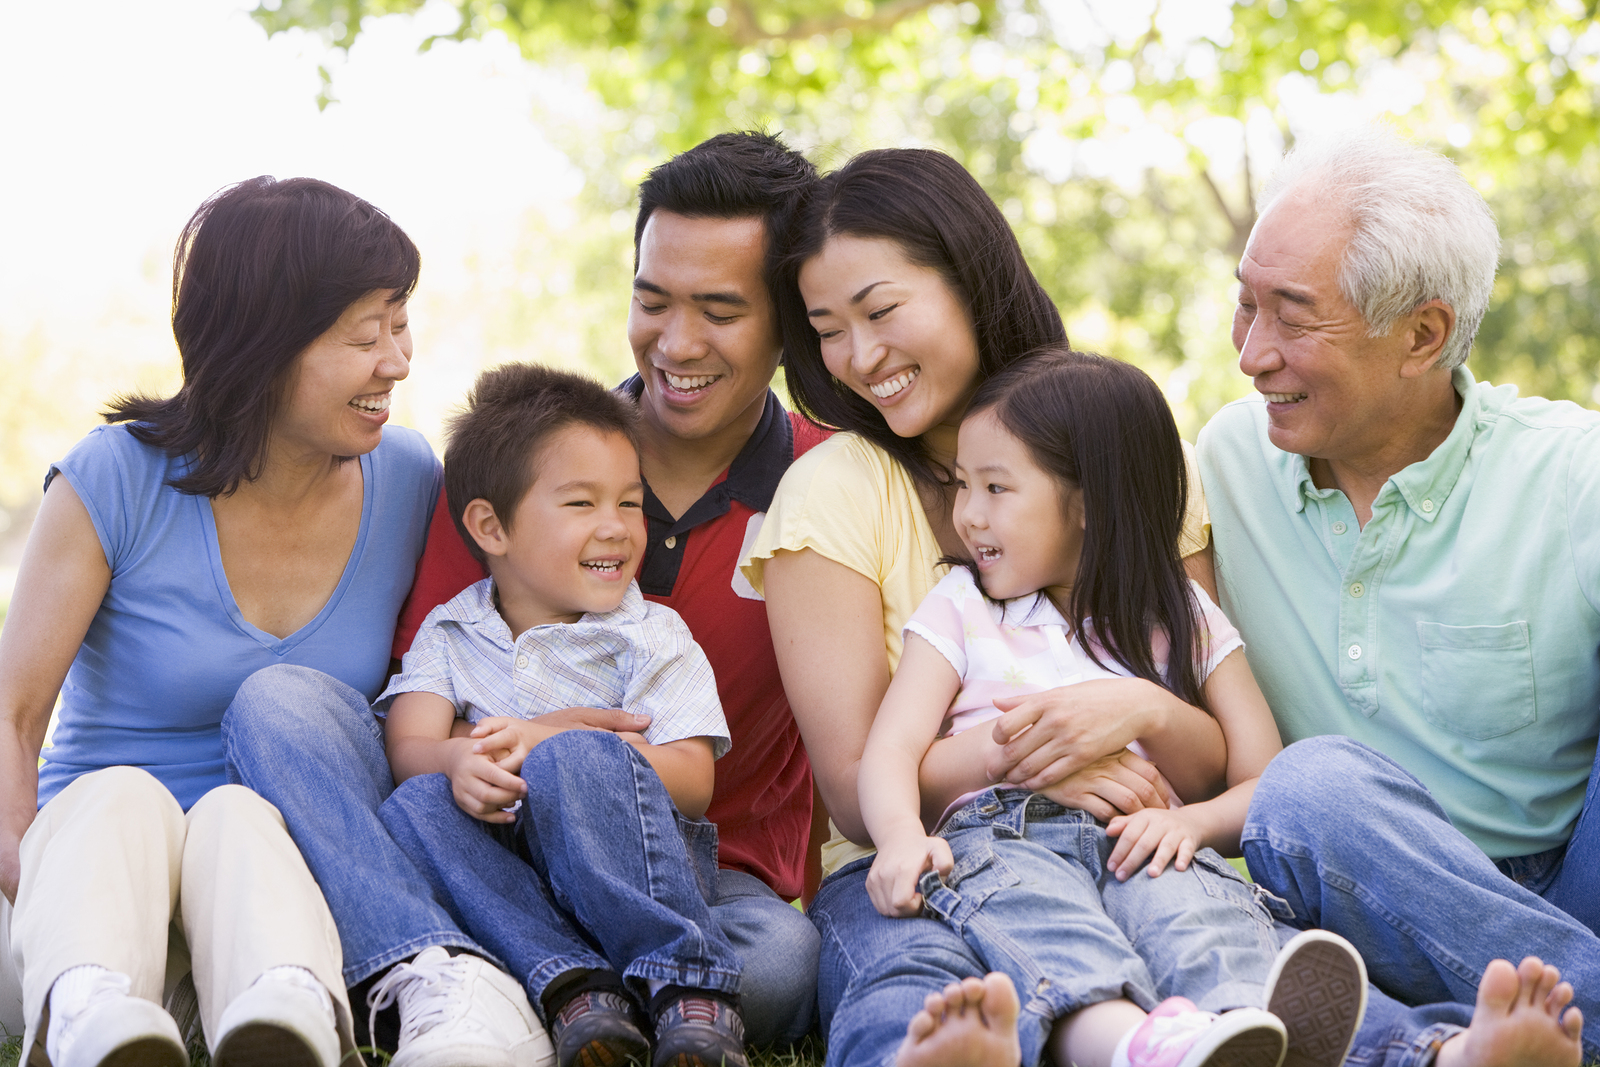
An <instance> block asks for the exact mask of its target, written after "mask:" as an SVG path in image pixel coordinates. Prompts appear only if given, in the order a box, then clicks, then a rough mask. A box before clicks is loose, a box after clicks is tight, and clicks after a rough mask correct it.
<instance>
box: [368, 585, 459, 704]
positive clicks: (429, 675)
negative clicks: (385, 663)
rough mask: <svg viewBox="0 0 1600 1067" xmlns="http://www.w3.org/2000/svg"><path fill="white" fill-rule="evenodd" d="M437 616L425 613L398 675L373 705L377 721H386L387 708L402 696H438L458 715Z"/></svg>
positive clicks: (441, 631) (447, 659)
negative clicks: (433, 694)
mask: <svg viewBox="0 0 1600 1067" xmlns="http://www.w3.org/2000/svg"><path fill="white" fill-rule="evenodd" d="M436 614H437V611H430V612H429V613H428V617H427V618H426V619H424V620H423V622H422V628H421V629H419V630H418V631H417V639H416V640H415V641H414V642H412V643H411V648H410V649H409V650H408V651H407V652H406V654H405V658H404V659H403V660H402V661H401V663H400V673H399V674H397V675H395V676H394V677H393V678H391V679H389V685H388V687H387V688H385V689H384V691H383V692H381V693H379V694H378V699H377V700H375V701H373V703H372V713H373V714H374V715H377V716H378V717H379V718H387V717H388V715H389V705H390V704H392V703H393V702H394V698H395V697H397V696H399V695H400V694H401V693H437V694H438V695H439V696H442V697H444V698H445V699H446V700H448V701H449V702H450V703H451V704H454V705H455V707H456V710H457V712H459V711H460V710H461V704H460V702H459V701H457V700H456V687H455V681H454V679H453V677H452V676H451V673H450V647H449V643H448V641H447V639H446V635H445V632H444V625H445V624H443V623H441V622H439V621H438V620H437V619H436V618H435V617H434V616H435V615H436Z"/></svg>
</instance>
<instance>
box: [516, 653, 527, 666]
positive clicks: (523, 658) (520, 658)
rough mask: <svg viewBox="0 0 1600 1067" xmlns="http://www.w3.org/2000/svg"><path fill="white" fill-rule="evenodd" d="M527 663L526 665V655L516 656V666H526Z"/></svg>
mask: <svg viewBox="0 0 1600 1067" xmlns="http://www.w3.org/2000/svg"><path fill="white" fill-rule="evenodd" d="M527 665H528V657H527V656H518V657H517V666H519V667H526V666H527Z"/></svg>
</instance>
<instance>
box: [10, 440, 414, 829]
mask: <svg viewBox="0 0 1600 1067" xmlns="http://www.w3.org/2000/svg"><path fill="white" fill-rule="evenodd" d="M360 463H361V480H362V493H361V499H362V503H361V528H360V530H359V532H358V533H357V534H356V541H355V546H354V547H353V548H352V549H351V552H350V558H349V560H348V561H347V562H346V564H345V568H344V573H343V575H342V576H341V577H340V579H339V584H338V586H337V587H336V588H335V589H334V591H333V594H332V595H331V596H329V597H328V601H327V603H325V604H324V605H323V606H322V610H321V611H319V612H318V613H317V615H316V617H315V618H313V619H312V620H311V621H310V622H308V623H306V625H304V626H303V627H301V628H300V629H299V630H296V631H295V632H294V633H292V634H290V635H289V636H288V637H284V638H279V637H275V636H273V635H272V634H269V633H267V632H265V631H264V630H260V629H258V628H256V627H255V626H252V625H251V624H250V623H249V622H247V621H246V620H245V618H244V616H243V615H242V614H241V613H240V611H239V606H238V604H237V603H235V602H234V599H233V593H232V591H231V590H230V589H229V587H228V579H227V575H226V574H225V573H224V572H223V569H222V556H221V553H220V551H219V549H218V545H217V527H216V523H215V521H214V519H213V516H212V511H211V500H210V498H208V497H204V496H191V495H188V494H185V493H180V492H178V491H177V490H175V489H173V488H172V487H171V486H170V485H168V484H167V482H168V481H169V480H170V479H172V478H174V477H176V476H178V475H179V474H181V473H182V471H183V470H184V469H185V468H186V461H185V460H184V459H183V458H182V457H178V458H172V457H169V456H168V455H167V454H166V453H165V452H163V451H162V450H161V449H159V448H154V447H151V446H150V445H146V444H144V443H142V442H140V441H139V440H138V439H137V438H135V437H134V436H133V435H132V434H130V433H129V432H128V429H127V427H126V426H99V427H96V428H95V429H94V430H93V431H91V432H90V433H89V435H88V436H87V437H85V438H84V439H83V440H82V441H80V442H79V443H78V444H77V445H76V446H75V447H74V448H73V449H72V451H71V452H69V453H68V454H67V456H66V458H65V459H63V460H61V462H59V463H57V464H55V465H54V466H53V467H51V469H50V475H49V477H47V478H46V481H45V484H46V485H47V486H48V485H49V478H53V477H54V476H55V475H56V474H58V473H59V474H60V475H62V476H63V477H65V478H66V479H67V483H68V484H69V485H71V486H72V488H73V491H74V492H76V493H77V495H78V498H79V499H80V500H81V501H83V504H84V507H85V508H87V509H88V511H89V518H90V519H91V520H92V521H93V523H94V528H95V533H96V534H97V535H98V536H99V538H100V545H101V548H102V549H104V551H105V555H106V562H107V563H108V564H109V565H110V567H111V586H110V588H109V589H108V590H107V591H106V596H105V599H104V600H103V601H102V602H101V604H100V609H99V610H98V611H97V612H96V613H95V616H94V620H93V621H92V622H91V623H90V624H89V631H88V633H87V634H86V635H85V636H84V640H83V645H82V647H81V648H80V649H79V650H78V655H77V657H76V658H75V659H74V660H73V662H72V667H71V669H70V670H69V671H68V672H67V679H66V683H65V684H64V685H63V686H62V689H61V706H60V714H59V719H58V722H57V725H56V730H55V736H54V743H53V745H52V746H51V747H50V748H47V749H45V750H44V758H45V765H44V767H43V768H41V769H40V771H39V804H40V806H41V807H42V806H43V805H44V804H45V803H47V802H48V801H49V800H50V799H51V798H52V797H54V796H55V795H56V794H57V793H59V792H60V791H61V790H62V789H63V788H65V787H66V786H67V784H68V783H70V782H71V781H72V780H73V779H75V778H77V777H78V776H79V775H80V774H86V773H88V772H90V771H95V770H99V769H100V768H102V767H115V766H134V767H142V768H144V769H145V770H147V771H149V772H150V773H151V774H153V775H155V776H156V777H157V778H158V779H160V780H161V782H162V783H163V784H164V785H165V786H166V787H167V788H168V789H169V790H171V791H172V794H173V796H175V797H176V798H177V800H178V803H180V804H181V805H183V807H184V808H185V809H187V808H189V807H190V806H191V805H192V804H194V803H195V801H197V800H199V799H200V798H201V797H202V796H204V795H205V794H206V792H207V791H209V790H211V789H214V788H215V787H217V786H219V785H222V784H224V783H225V782H226V781H227V776H226V773H225V771H224V769H223V760H222V735H221V729H220V725H221V722H222V714H223V712H224V711H226V710H227V708H228V705H229V703H231V702H232V700H233V695H234V693H235V692H236V691H237V690H238V688H239V686H240V684H241V683H242V682H243V681H244V680H245V679H246V678H248V677H249V676H250V675H251V674H253V673H255V672H256V671H258V670H260V669H261V668H263V667H269V666H272V665H273V664H276V663H292V664H296V665H299V666H303V667H311V668H314V669H316V670H319V671H323V672H324V673H326V674H329V675H332V676H333V677H335V678H337V679H339V680H340V681H342V682H345V683H346V684H348V685H350V686H351V687H353V688H355V689H357V690H359V691H361V692H362V693H364V694H366V696H367V698H368V699H369V700H370V699H372V698H373V697H376V696H377V695H378V692H379V691H380V690H381V689H382V688H383V685H384V680H385V676H386V675H387V673H388V666H389V646H390V642H391V641H392V640H393V636H394V625H395V618H396V616H397V615H398V614H399V611H400V605H401V604H402V603H403V602H404V601H405V597H406V592H407V590H409V589H410V588H411V579H412V576H413V574H414V573H415V571H416V565H417V559H418V557H419V556H421V554H422V547H423V542H424V539H425V537H426V535H427V530H428V522H429V519H430V518H431V516H432V512H433V505H434V501H435V500H437V499H438V496H439V485H440V477H441V475H440V468H439V462H438V460H437V459H435V458H434V455H433V450H432V449H431V448H429V447H428V443H427V441H426V440H424V439H423V437H422V435H421V434H419V433H417V432H416V431H414V430H408V429H405V428H403V427H389V428H388V429H386V430H385V431H384V434H383V440H382V443H380V444H379V445H378V447H377V448H376V449H374V450H373V451H372V452H370V453H368V454H367V455H365V456H362V457H361V458H360Z"/></svg>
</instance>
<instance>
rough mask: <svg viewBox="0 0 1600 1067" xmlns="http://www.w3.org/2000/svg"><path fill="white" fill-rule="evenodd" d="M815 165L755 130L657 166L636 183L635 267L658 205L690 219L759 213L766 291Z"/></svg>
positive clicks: (706, 142)
mask: <svg viewBox="0 0 1600 1067" xmlns="http://www.w3.org/2000/svg"><path fill="white" fill-rule="evenodd" d="M816 180H817V168H816V167H814V166H813V165H812V164H811V161H810V160H808V159H806V157H805V156H803V155H801V154H800V153H799V152H796V151H795V150H794V149H792V148H790V147H789V146H788V145H786V144H784V143H783V140H782V139H781V138H780V137H778V136H777V135H775V134H770V133H764V132H761V131H759V130H746V131H743V132H739V133H719V134H717V135H716V136H715V137H712V138H709V139H707V140H704V141H701V142H700V143H699V144H697V145H695V146H694V147H693V148H691V149H689V150H688V151H687V152H680V153H679V154H678V155H675V156H673V157H672V158H671V159H669V160H667V161H666V162H665V163H662V164H660V165H659V166H657V167H656V168H655V169H654V170H652V171H651V172H650V174H649V175H648V176H647V177H646V178H645V180H644V181H643V182H642V183H641V184H640V185H639V216H638V218H637V219H636V220H635V222H634V226H633V269H634V270H635V271H637V270H638V269H639V240H640V238H641V237H643V236H644V227H645V223H647V222H649V221H650V216H651V214H653V213H654V212H655V211H656V210H657V209H658V208H659V209H660V210H663V211H671V212H672V213H674V214H676V215H683V216H685V217H687V218H691V219H746V218H753V217H759V218H760V219H761V220H762V222H764V223H765V225H766V238H767V254H766V268H767V269H766V270H764V271H763V279H764V280H765V281H766V283H767V288H768V290H769V291H770V290H771V288H772V268H773V267H774V266H775V265H776V258H777V252H778V247H777V245H778V241H779V239H780V238H781V237H782V236H783V234H784V231H785V230H787V229H788V227H789V217H790V216H791V215H793V214H794V209H795V205H796V204H798V203H799V201H800V197H801V195H802V194H803V193H804V192H805V191H806V190H807V189H808V188H810V186H811V183H812V182H814V181H816Z"/></svg>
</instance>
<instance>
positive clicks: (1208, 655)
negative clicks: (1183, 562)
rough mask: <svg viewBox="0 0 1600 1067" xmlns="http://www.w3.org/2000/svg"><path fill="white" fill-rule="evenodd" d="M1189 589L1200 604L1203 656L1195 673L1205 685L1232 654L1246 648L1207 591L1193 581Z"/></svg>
mask: <svg viewBox="0 0 1600 1067" xmlns="http://www.w3.org/2000/svg"><path fill="white" fill-rule="evenodd" d="M1189 587H1190V588H1191V589H1193V590H1194V596H1195V599H1196V600H1197V601H1199V602H1200V634H1199V638H1200V648H1201V653H1202V654H1201V655H1200V656H1199V657H1198V658H1197V660H1196V663H1195V673H1196V674H1198V675H1199V676H1200V682H1201V684H1202V685H1203V684H1204V683H1205V680H1206V679H1207V678H1209V677H1211V672H1212V671H1214V670H1216V669H1217V667H1218V666H1220V665H1221V663H1222V661H1223V660H1225V659H1227V658H1228V656H1229V654H1230V653H1232V652H1233V651H1235V650H1236V649H1240V648H1243V647H1244V638H1243V637H1242V636H1240V634H1239V629H1238V627H1236V626H1234V625H1233V623H1231V622H1229V621H1228V616H1227V615H1225V614H1224V613H1223V611H1222V609H1221V608H1219V607H1217V605H1215V604H1213V603H1212V602H1211V598H1210V597H1208V596H1206V591H1205V590H1204V589H1202V588H1200V585H1199V583H1197V582H1194V581H1191V582H1190V583H1189Z"/></svg>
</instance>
